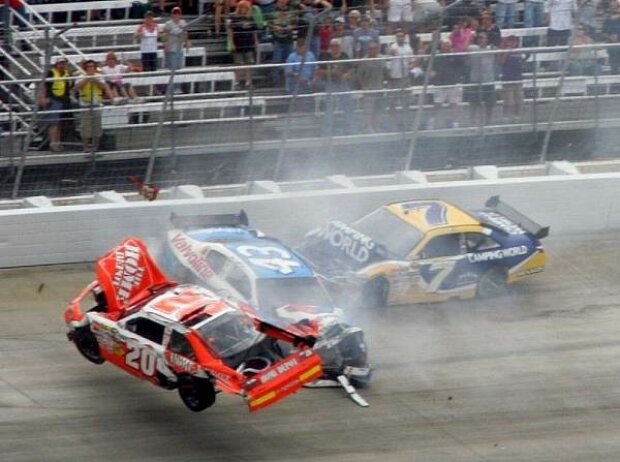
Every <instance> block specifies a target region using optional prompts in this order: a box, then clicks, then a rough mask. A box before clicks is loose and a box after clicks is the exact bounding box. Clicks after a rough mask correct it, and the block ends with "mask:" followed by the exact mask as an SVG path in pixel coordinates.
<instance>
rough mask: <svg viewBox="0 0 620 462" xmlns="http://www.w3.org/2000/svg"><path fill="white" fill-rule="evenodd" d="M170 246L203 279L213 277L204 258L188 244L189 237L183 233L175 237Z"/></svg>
mask: <svg viewBox="0 0 620 462" xmlns="http://www.w3.org/2000/svg"><path fill="white" fill-rule="evenodd" d="M170 244H171V245H172V247H173V248H174V249H175V250H176V251H177V252H178V253H179V254H180V255H181V257H183V259H184V260H185V262H186V263H187V264H188V265H189V266H190V268H191V269H192V270H193V271H194V272H195V273H196V274H197V275H199V276H200V277H201V278H203V279H208V278H210V277H211V276H213V271H212V270H211V268H210V267H209V265H208V264H207V262H206V261H205V259H204V258H203V257H202V255H200V254H198V253H197V252H195V251H194V249H193V247H192V244H191V243H190V242H188V240H187V237H186V236H185V235H184V234H183V233H179V234H177V235H175V236H174V237H173V238H172V239H171V241H170Z"/></svg>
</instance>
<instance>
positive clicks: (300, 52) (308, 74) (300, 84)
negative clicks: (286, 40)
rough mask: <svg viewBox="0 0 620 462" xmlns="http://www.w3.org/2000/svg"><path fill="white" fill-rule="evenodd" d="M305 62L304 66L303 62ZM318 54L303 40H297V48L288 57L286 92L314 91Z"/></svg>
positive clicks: (302, 92) (306, 92) (301, 92)
mask: <svg viewBox="0 0 620 462" xmlns="http://www.w3.org/2000/svg"><path fill="white" fill-rule="evenodd" d="M302 61H303V63H304V65H303V68H302V66H301V63H302ZM315 61H316V56H314V55H313V54H312V52H311V51H308V47H307V46H306V44H305V43H304V42H303V41H302V40H298V41H297V49H296V50H295V51H293V52H292V53H291V54H290V55H289V56H288V58H287V60H286V62H287V64H290V66H286V69H285V76H286V92H287V93H288V94H289V95H292V94H295V93H297V94H308V93H311V91H312V81H313V80H314V71H315V70H316V62H315Z"/></svg>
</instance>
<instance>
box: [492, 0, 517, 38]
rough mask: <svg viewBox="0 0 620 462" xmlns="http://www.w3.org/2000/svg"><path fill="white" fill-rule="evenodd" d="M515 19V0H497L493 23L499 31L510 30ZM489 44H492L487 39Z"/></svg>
mask: <svg viewBox="0 0 620 462" xmlns="http://www.w3.org/2000/svg"><path fill="white" fill-rule="evenodd" d="M516 17H517V0H497V3H496V5H495V22H496V23H497V27H499V28H500V29H512V28H513V27H514V26H515V19H516ZM489 43H491V44H493V42H492V41H491V38H490V37H489Z"/></svg>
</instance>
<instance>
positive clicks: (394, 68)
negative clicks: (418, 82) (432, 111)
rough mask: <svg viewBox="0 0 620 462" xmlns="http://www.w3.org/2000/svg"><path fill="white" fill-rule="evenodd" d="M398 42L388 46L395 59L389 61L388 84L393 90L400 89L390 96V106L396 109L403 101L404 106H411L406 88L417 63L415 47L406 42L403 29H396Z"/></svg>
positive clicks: (389, 52)
mask: <svg viewBox="0 0 620 462" xmlns="http://www.w3.org/2000/svg"><path fill="white" fill-rule="evenodd" d="M395 37H396V42H394V43H392V44H391V45H390V47H389V48H388V54H389V55H390V56H393V59H391V60H390V61H388V63H387V68H388V86H389V88H390V89H391V90H400V92H398V93H397V94H396V95H394V93H395V92H392V97H391V98H390V100H391V103H390V108H391V110H392V111H395V110H396V105H397V103H399V102H400V103H401V105H402V106H403V108H408V107H409V98H408V97H407V96H406V94H404V93H406V92H405V89H406V88H408V87H409V83H410V82H409V71H410V70H411V69H412V68H413V67H414V65H415V59H414V56H413V49H412V48H411V47H410V46H409V44H407V43H405V33H404V32H403V31H402V30H400V29H399V30H397V31H396V35H395Z"/></svg>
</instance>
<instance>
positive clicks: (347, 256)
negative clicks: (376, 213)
mask: <svg viewBox="0 0 620 462" xmlns="http://www.w3.org/2000/svg"><path fill="white" fill-rule="evenodd" d="M298 251H299V252H300V253H301V254H302V255H303V256H304V257H305V258H306V259H307V260H308V261H309V262H310V263H311V264H312V265H313V266H314V267H315V268H316V269H317V270H318V271H319V272H321V273H323V274H330V273H335V272H341V271H346V270H348V271H357V270H360V269H362V268H364V267H366V266H368V265H370V264H373V263H376V262H378V261H382V260H386V259H387V258H388V255H387V251H386V250H385V248H384V247H383V246H382V245H381V244H379V243H378V242H376V241H374V240H373V239H372V238H371V237H370V236H367V235H365V234H363V233H361V232H359V231H357V230H356V229H355V228H353V227H351V226H350V225H347V224H345V223H343V222H341V221H337V220H332V221H330V222H329V223H327V224H326V225H325V226H323V227H321V228H318V229H316V230H313V231H311V232H309V233H308V234H307V235H306V237H305V238H304V241H303V242H302V244H301V246H300V247H299V248H298Z"/></svg>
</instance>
